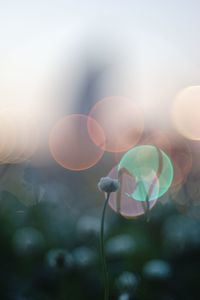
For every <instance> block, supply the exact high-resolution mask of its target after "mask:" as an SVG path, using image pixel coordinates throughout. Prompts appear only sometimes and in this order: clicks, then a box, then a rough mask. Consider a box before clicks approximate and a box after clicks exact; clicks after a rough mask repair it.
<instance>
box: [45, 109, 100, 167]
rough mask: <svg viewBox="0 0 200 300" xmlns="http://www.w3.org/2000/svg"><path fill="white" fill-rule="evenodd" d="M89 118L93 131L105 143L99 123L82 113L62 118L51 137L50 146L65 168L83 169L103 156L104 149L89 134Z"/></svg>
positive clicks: (92, 164)
mask: <svg viewBox="0 0 200 300" xmlns="http://www.w3.org/2000/svg"><path fill="white" fill-rule="evenodd" d="M88 120H89V122H90V124H91V126H92V131H93V132H94V133H95V135H96V136H97V137H98V140H99V142H100V144H102V145H103V144H104V142H105V137H104V133H103V130H102V129H101V127H100V126H99V124H98V123H97V122H96V121H95V120H94V119H92V118H91V117H87V116H85V115H81V114H74V115H69V116H66V117H64V118H62V119H60V120H59V121H58V122H57V123H56V124H55V126H54V127H53V129H52V131H51V133H50V137H49V148H50V151H51V154H52V156H53V158H54V159H55V161H56V162H57V163H58V164H60V165H61V166H62V167H64V168H65V169H69V170H73V171H81V170H85V169H88V168H90V167H92V166H94V165H95V164H96V163H97V162H98V161H99V160H100V159H101V157H102V156H103V154H104V150H103V149H102V147H99V145H95V144H94V143H93V141H92V140H91V138H90V136H89V134H88V127H87V124H88Z"/></svg>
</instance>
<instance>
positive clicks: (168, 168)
mask: <svg viewBox="0 0 200 300" xmlns="http://www.w3.org/2000/svg"><path fill="white" fill-rule="evenodd" d="M120 170H125V171H126V172H127V173H128V174H129V175H130V176H132V177H133V178H134V180H135V181H136V183H137V186H136V189H135V191H134V193H133V197H134V198H135V199H136V200H138V201H145V200H146V196H145V193H141V189H142V187H141V185H142V186H143V182H144V180H146V179H145V178H149V179H148V181H147V182H148V188H150V185H151V184H152V182H153V178H154V177H155V174H156V176H157V178H158V180H159V192H158V198H159V197H161V196H162V195H164V194H165V193H166V192H167V190H168V189H169V187H170V185H171V183H172V180H173V166H172V163H171V161H170V159H169V157H168V156H167V155H166V154H165V152H163V151H162V150H160V149H158V148H156V147H154V146H152V145H144V146H136V147H134V148H133V149H131V150H129V151H128V152H127V153H126V154H125V155H124V156H123V157H122V159H121V161H120V162H119V165H118V171H120ZM146 189H147V187H146ZM153 199H155V198H154V193H152V197H151V198H150V199H149V200H153Z"/></svg>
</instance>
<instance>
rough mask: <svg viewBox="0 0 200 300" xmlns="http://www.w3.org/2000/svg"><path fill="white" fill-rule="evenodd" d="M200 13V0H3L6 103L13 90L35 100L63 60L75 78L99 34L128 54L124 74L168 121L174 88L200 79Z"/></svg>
mask: <svg viewBox="0 0 200 300" xmlns="http://www.w3.org/2000/svg"><path fill="white" fill-rule="evenodd" d="M199 12H200V2H199V1H194V0H193V1H181V0H180V1H178V0H175V1H172V0H170V1H159V0H157V1H148V0H141V1H131V0H125V1H122V0H121V1H117V0H112V1H105V0H104V1H88V0H87V1H81V0H79V1H64V0H56V1H52V0H48V1H47V0H34V1H33V0H29V1H25V0H18V1H16V0H1V1H0V41H1V42H0V43H1V47H0V67H1V68H0V103H2V102H3V103H4V102H5V101H9V100H7V99H10V98H12V97H13V94H15V97H16V99H19V98H23V97H24V99H26V101H27V99H28V98H29V97H30V99H31V98H32V99H36V97H35V95H38V91H36V90H37V88H38V86H40V88H41V86H42V84H44V82H46V81H48V80H47V77H48V76H49V77H51V73H52V74H53V73H55V74H56V72H59V71H58V70H59V69H60V68H62V66H61V65H62V62H65V64H66V66H67V63H69V65H68V67H69V70H70V72H69V73H70V74H71V76H72V78H73V76H74V78H76V76H75V75H73V71H74V70H75V69H76V70H79V69H80V73H81V57H82V58H83V57H84V56H83V53H81V52H82V51H84V49H85V48H84V47H85V44H87V43H88V42H89V41H90V40H91V41H90V43H89V44H91V47H95V43H96V42H97V41H98V37H100V41H101V39H102V40H103V39H104V37H105V38H106V39H109V38H110V39H111V40H112V41H111V44H112V43H113V45H117V46H116V48H118V51H119V52H120V51H122V52H124V53H125V59H124V64H125V65H127V66H128V68H126V67H125V69H124V70H128V73H126V74H124V76H123V74H122V75H121V76H122V78H125V77H129V79H130V82H129V84H128V85H129V86H128V87H127V89H131V87H134V90H135V91H134V92H133V94H134V95H136V97H137V101H138V102H140V103H141V104H142V105H143V107H144V110H145V114H146V118H147V119H148V120H149V121H150V122H151V121H155V119H157V118H158V120H159V121H160V122H164V121H163V120H164V119H165V114H166V113H168V107H169V105H170V103H171V101H172V100H173V97H174V96H175V95H176V93H177V92H178V91H179V90H180V89H182V88H184V87H186V86H190V85H200V51H199V50H200V34H199V31H200V18H199ZM93 38H94V45H93V44H92V41H93ZM115 42H116V44H115ZM100 44H101V43H100ZM92 45H93V46H92ZM119 49H120V50H119ZM112 50H113V53H115V52H116V49H114V47H113V49H112V47H111V49H109V50H107V49H106V50H105V49H103V45H101V46H100V47H99V52H98V54H97V56H99V57H100V56H101V53H103V55H105V53H107V51H109V52H110V53H109V55H111V56H112ZM124 72H125V71H124ZM127 74H128V75H127ZM118 80H119V79H118ZM131 80H133V81H134V82H133V83H131ZM111 81H112V80H111ZM122 81H123V79H122ZM25 86H26V88H24V90H25V91H24V95H22V92H21V90H22V89H23V87H25ZM77 86H78V82H77ZM73 88H74V89H76V84H75V83H74V86H73ZM9 89H11V90H12V91H13V92H12V93H11V94H12V95H11V96H10V91H9V92H8V90H9ZM26 89H27V90H28V92H27V91H26ZM16 90H20V92H19V91H16ZM18 92H19V94H18V96H16V95H17V93H18ZM129 92H130V91H127V94H128V93H129ZM130 94H132V91H131V92H130ZM42 97H43V96H41V97H38V98H37V99H40V101H41V98H42ZM12 99H13V98H12ZM16 101H18V100H16ZM30 101H32V100H30ZM34 101H35V100H34ZM38 101H39V100H38ZM158 115H159V116H158ZM167 119H168V116H167V115H166V120H167Z"/></svg>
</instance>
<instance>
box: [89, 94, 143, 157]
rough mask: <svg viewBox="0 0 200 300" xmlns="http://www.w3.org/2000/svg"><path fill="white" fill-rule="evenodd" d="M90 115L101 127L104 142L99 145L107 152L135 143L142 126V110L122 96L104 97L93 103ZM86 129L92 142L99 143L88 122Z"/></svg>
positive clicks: (123, 148)
mask: <svg viewBox="0 0 200 300" xmlns="http://www.w3.org/2000/svg"><path fill="white" fill-rule="evenodd" d="M90 116H91V117H92V118H93V119H95V120H96V121H97V122H98V123H99V124H100V126H101V127H102V129H103V131H104V134H105V138H106V142H105V145H102V146H101V147H102V148H103V150H105V151H108V152H123V151H127V150H128V149H130V148H131V147H133V146H134V145H136V144H137V142H138V141H139V138H140V136H141V134H142V131H143V127H144V121H143V115H142V111H141V110H140V108H139V107H138V106H137V105H136V104H135V103H134V102H133V101H131V100H130V99H128V98H124V97H109V98H104V99H103V100H101V101H99V102H97V103H96V104H95V105H94V107H93V108H92V110H91V112H90ZM88 129H89V133H90V136H91V138H92V140H93V141H94V143H95V144H96V145H99V139H98V136H95V135H94V133H93V132H92V131H91V126H90V124H88Z"/></svg>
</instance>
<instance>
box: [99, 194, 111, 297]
mask: <svg viewBox="0 0 200 300" xmlns="http://www.w3.org/2000/svg"><path fill="white" fill-rule="evenodd" d="M109 197H110V193H107V196H106V201H105V203H104V207H103V212H102V217H101V233H100V252H101V261H102V265H103V276H104V288H105V289H104V300H108V297H109V282H108V270H107V266H106V256H105V247H104V220H105V212H106V207H107V204H108V201H109Z"/></svg>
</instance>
